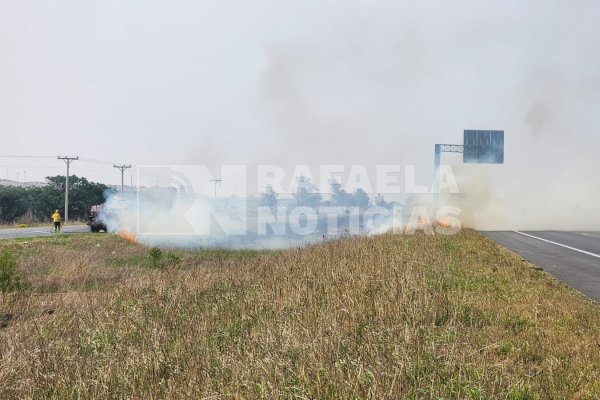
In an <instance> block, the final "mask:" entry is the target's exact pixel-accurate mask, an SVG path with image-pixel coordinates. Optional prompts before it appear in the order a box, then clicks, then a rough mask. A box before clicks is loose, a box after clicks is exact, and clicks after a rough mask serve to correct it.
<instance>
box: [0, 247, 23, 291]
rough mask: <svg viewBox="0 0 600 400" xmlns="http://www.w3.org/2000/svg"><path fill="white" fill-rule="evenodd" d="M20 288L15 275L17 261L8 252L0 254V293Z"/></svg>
mask: <svg viewBox="0 0 600 400" xmlns="http://www.w3.org/2000/svg"><path fill="white" fill-rule="evenodd" d="M20 288H21V279H20V277H19V274H18V273H17V259H16V258H15V256H14V255H12V254H11V253H9V252H1V253H0V292H11V291H14V290H18V289H20Z"/></svg>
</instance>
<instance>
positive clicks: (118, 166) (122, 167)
mask: <svg viewBox="0 0 600 400" xmlns="http://www.w3.org/2000/svg"><path fill="white" fill-rule="evenodd" d="M113 168H117V169H118V170H120V171H121V194H123V189H124V187H125V183H124V179H125V178H124V176H125V170H126V169H128V168H131V165H125V164H123V165H113Z"/></svg>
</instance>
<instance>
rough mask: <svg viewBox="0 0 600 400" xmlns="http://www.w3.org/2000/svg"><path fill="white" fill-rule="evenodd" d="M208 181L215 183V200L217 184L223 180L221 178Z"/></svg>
mask: <svg viewBox="0 0 600 400" xmlns="http://www.w3.org/2000/svg"><path fill="white" fill-rule="evenodd" d="M210 181H211V182H214V183H215V198H217V184H218V183H219V182H221V181H223V180H222V179H221V178H215V179H211V180H210Z"/></svg>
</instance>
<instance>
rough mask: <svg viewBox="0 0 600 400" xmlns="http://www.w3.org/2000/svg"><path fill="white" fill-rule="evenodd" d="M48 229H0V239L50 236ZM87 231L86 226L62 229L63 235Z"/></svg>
mask: <svg viewBox="0 0 600 400" xmlns="http://www.w3.org/2000/svg"><path fill="white" fill-rule="evenodd" d="M50 229H51V228H50V225H48V226H47V227H38V228H15V229H0V239H14V238H26V237H40V236H52V235H53V233H52V232H51V231H50ZM89 231H90V227H89V226H87V225H72V226H64V227H63V229H62V232H63V233H85V232H89Z"/></svg>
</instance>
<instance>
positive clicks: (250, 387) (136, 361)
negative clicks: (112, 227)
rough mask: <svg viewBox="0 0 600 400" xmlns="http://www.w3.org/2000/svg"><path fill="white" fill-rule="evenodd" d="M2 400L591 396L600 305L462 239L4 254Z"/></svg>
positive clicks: (72, 242)
mask: <svg viewBox="0 0 600 400" xmlns="http://www.w3.org/2000/svg"><path fill="white" fill-rule="evenodd" d="M0 267H1V268H2V269H1V271H0V288H1V290H2V293H0V398H1V399H9V398H56V399H65V398H82V399H87V398H139V399H150V398H169V399H171V398H211V399H230V398H290V399H291V398H296V399H322V398H339V399H349V398H356V399H363V398H373V399H383V398H390V399H400V398H424V399H429V398H431V399H434V398H435V399H438V398H448V399H451V398H452V399H453V398H457V399H458V398H466V399H489V398H498V399H550V398H585V399H597V398H600V307H599V306H598V304H596V303H593V302H592V301H589V300H587V299H586V298H584V297H583V296H582V295H580V294H578V293H577V292H575V291H573V290H571V289H569V288H566V287H565V286H564V285H562V284H560V283H558V282H557V281H555V280H553V279H552V278H550V277H549V276H548V275H547V274H546V273H544V272H543V271H539V270H537V269H535V268H534V267H533V266H532V265H530V264H528V263H526V262H523V261H522V260H521V259H520V258H519V257H517V256H516V255H514V254H511V253H509V252H508V251H506V250H504V249H502V248H500V247H498V246H496V245H495V244H493V243H492V242H491V241H489V240H488V239H485V238H483V237H482V236H480V235H479V234H478V233H476V232H474V231H471V230H464V231H463V232H462V233H460V234H458V235H454V236H440V235H438V236H426V235H423V234H417V235H415V236H400V235H383V236H378V237H372V238H352V239H344V240H340V241H337V242H329V243H324V244H320V245H315V246H311V247H308V248H303V249H291V250H286V251H277V252H269V251H226V250H204V251H187V250H173V251H171V250H166V249H163V250H158V249H148V248H145V247H143V246H139V245H132V244H130V243H128V242H127V241H124V240H122V239H120V238H118V237H116V236H112V235H93V234H83V235H70V236H66V235H65V236H56V237H52V238H44V239H27V240H10V241H1V242H0Z"/></svg>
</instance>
